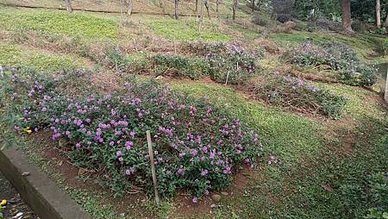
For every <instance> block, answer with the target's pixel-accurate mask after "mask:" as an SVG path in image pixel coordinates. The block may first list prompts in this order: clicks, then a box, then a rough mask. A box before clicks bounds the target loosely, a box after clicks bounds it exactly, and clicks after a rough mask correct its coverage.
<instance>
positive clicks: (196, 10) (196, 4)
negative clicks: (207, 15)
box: [195, 0, 198, 13]
mask: <svg viewBox="0 0 388 219" xmlns="http://www.w3.org/2000/svg"><path fill="white" fill-rule="evenodd" d="M195 13H198V0H195Z"/></svg>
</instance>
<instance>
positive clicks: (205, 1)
mask: <svg viewBox="0 0 388 219" xmlns="http://www.w3.org/2000/svg"><path fill="white" fill-rule="evenodd" d="M203 4H204V5H205V8H206V11H207V16H208V17H209V19H210V11H209V0H204V1H203Z"/></svg>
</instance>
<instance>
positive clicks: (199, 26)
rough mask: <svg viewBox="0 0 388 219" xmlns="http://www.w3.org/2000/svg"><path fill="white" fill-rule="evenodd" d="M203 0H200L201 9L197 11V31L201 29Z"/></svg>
mask: <svg viewBox="0 0 388 219" xmlns="http://www.w3.org/2000/svg"><path fill="white" fill-rule="evenodd" d="M203 1H204V0H201V9H200V12H199V22H198V31H201V29H202V23H203V5H204V2H203Z"/></svg>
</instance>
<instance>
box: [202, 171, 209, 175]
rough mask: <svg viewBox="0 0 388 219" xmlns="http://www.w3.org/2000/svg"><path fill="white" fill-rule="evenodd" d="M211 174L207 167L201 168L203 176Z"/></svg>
mask: <svg viewBox="0 0 388 219" xmlns="http://www.w3.org/2000/svg"><path fill="white" fill-rule="evenodd" d="M207 174H209V171H208V170H207V169H203V170H201V176H207Z"/></svg>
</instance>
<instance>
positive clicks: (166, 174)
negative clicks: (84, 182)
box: [4, 73, 261, 202]
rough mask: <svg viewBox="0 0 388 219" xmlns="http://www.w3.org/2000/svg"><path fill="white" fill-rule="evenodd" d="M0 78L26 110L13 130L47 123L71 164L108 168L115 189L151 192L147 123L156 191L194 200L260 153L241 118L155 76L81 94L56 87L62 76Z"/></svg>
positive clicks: (219, 186) (28, 130) (29, 129)
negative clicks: (118, 89) (175, 89)
mask: <svg viewBox="0 0 388 219" xmlns="http://www.w3.org/2000/svg"><path fill="white" fill-rule="evenodd" d="M4 81H7V83H9V84H11V85H12V86H11V87H10V88H9V89H10V91H11V92H8V93H9V94H12V98H14V100H15V103H21V104H20V106H19V107H20V108H19V109H23V110H22V111H19V113H18V114H16V116H17V117H19V118H20V117H23V119H22V120H19V121H18V122H15V124H14V125H15V129H16V130H19V131H20V132H22V133H31V132H37V131H39V130H41V129H48V128H50V130H51V133H52V139H53V140H54V141H59V145H58V146H59V147H61V148H62V149H63V150H65V151H68V155H69V156H70V157H71V158H72V160H73V161H74V162H75V163H76V164H78V165H80V166H83V167H86V168H90V169H95V170H97V171H100V172H101V173H103V174H107V175H108V176H109V177H108V179H107V180H108V181H109V185H110V186H111V188H112V189H113V190H114V191H115V192H116V193H117V194H125V193H126V192H127V191H128V189H129V188H131V186H134V185H135V186H141V187H144V188H145V190H146V191H147V192H148V191H149V192H150V193H152V192H151V191H153V190H152V183H151V182H150V181H149V177H151V171H150V167H149V166H148V165H149V160H148V159H149V158H148V151H147V142H146V140H145V132H146V131H147V130H150V131H151V133H152V135H153V142H154V143H155V144H154V150H155V159H156V171H157V175H158V182H159V192H160V193H161V194H162V195H163V196H171V195H173V194H174V193H176V191H177V190H180V189H187V190H190V191H191V192H192V194H193V196H194V198H193V202H197V200H198V198H199V197H201V196H202V195H206V194H208V192H209V191H211V190H220V189H224V188H226V187H227V186H228V185H230V183H231V182H232V175H233V173H234V172H236V171H237V170H238V169H239V168H238V167H239V166H241V165H244V164H249V165H252V164H254V163H255V161H256V159H257V156H258V155H259V154H260V152H261V144H260V142H259V139H258V135H257V134H256V133H255V132H254V131H253V130H252V129H250V128H249V127H248V126H246V125H244V124H242V123H241V122H240V121H239V120H238V119H234V118H233V117H231V116H230V115H229V114H227V113H226V112H224V111H223V110H222V109H219V108H217V107H215V106H213V105H212V104H210V103H208V102H206V100H198V99H194V98H190V97H188V96H186V95H182V94H179V93H176V92H173V91H171V90H170V89H169V88H167V87H164V86H161V85H159V84H157V83H156V82H153V81H147V82H139V81H133V80H129V81H128V82H127V84H126V85H125V89H123V91H121V92H117V93H113V94H112V95H107V96H99V95H81V94H80V95H78V97H70V96H67V95H66V92H60V91H59V90H58V88H60V87H61V86H60V85H61V84H62V82H63V81H62V82H61V80H60V79H56V80H54V79H51V78H48V79H44V80H43V79H39V78H33V77H30V78H26V77H23V76H19V75H17V74H15V73H13V74H8V73H7V74H5V75H4ZM46 82H47V83H46ZM65 84H66V83H65ZM145 90H146V91H147V92H144V91H145ZM62 91H63V90H62ZM5 95H6V94H5ZM20 100H23V101H20Z"/></svg>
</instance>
